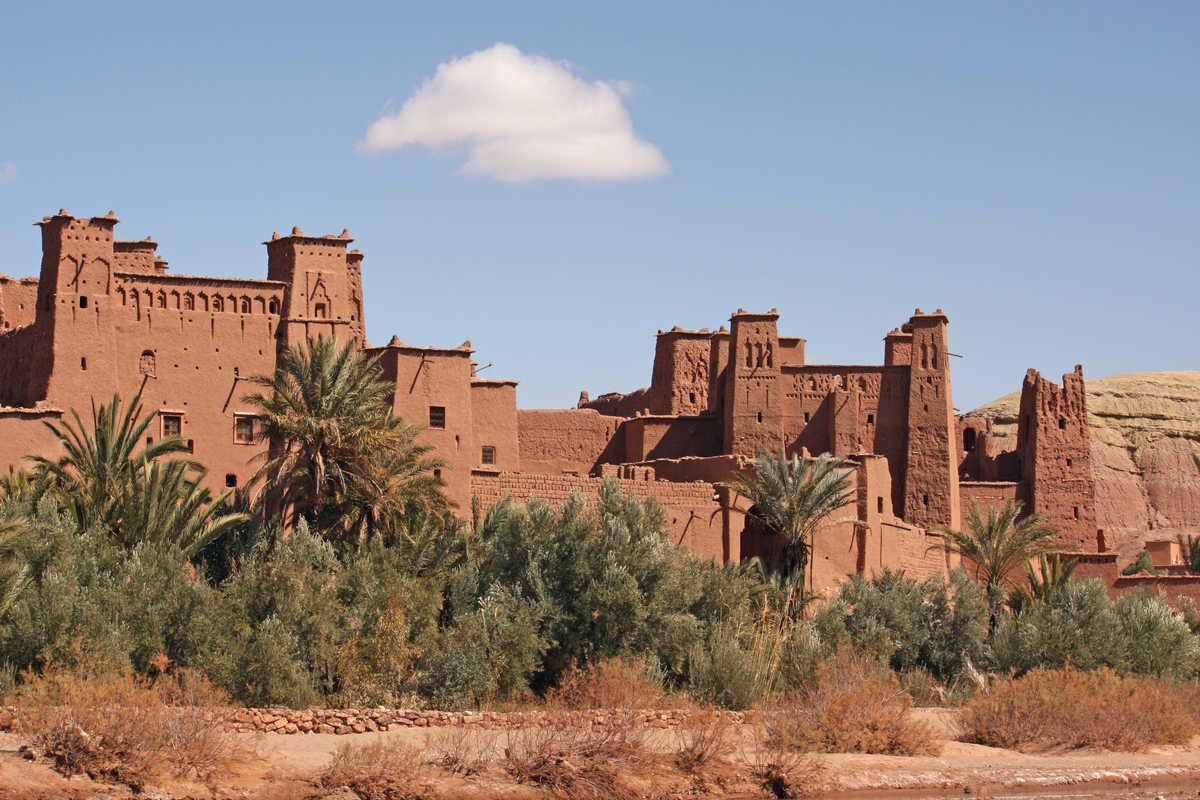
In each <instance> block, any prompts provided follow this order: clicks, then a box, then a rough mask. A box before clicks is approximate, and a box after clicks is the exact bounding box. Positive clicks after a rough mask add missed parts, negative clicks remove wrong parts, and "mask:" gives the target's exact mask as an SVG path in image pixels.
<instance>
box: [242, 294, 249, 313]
mask: <svg viewBox="0 0 1200 800" xmlns="http://www.w3.org/2000/svg"><path fill="white" fill-rule="evenodd" d="M242 313H243V314H249V313H250V298H249V297H243V298H242Z"/></svg>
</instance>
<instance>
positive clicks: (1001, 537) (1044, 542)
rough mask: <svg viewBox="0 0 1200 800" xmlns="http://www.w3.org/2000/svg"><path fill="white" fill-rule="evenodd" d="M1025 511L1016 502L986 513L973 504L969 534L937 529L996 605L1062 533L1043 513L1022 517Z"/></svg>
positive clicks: (968, 516) (968, 521) (990, 509)
mask: <svg viewBox="0 0 1200 800" xmlns="http://www.w3.org/2000/svg"><path fill="white" fill-rule="evenodd" d="M1021 509H1022V505H1021V502H1020V501H1019V500H1013V501H1009V502H1007V503H1005V504H1004V505H1003V506H1000V507H999V508H996V507H991V508H989V509H988V510H987V513H986V514H984V513H983V512H982V511H981V510H980V508H979V505H978V503H975V502H974V501H972V503H971V508H970V510H969V511H968V512H967V520H966V522H967V530H966V531H956V530H953V529H951V528H946V527H940V528H935V529H934V530H935V532H937V533H940V534H941V535H942V536H944V537H946V541H947V542H948V543H949V544H950V546H951V547H952V548H953V549H954V550H955V551H957V552H958V554H959V555H960V556H962V558H963V559H964V560H966V561H967V562H968V563H969V564H971V565H972V567H973V568H974V570H975V576H976V577H977V578H978V579H979V580H980V581H981V582H982V583H983V585H984V586H985V587H986V588H987V593H988V598H989V600H990V601H991V602H993V604H995V603H998V602H999V600H1000V599H1001V594H1002V592H1001V589H1002V587H1004V586H1007V585H1010V584H1011V581H1012V576H1013V574H1014V573H1015V572H1017V571H1018V570H1020V569H1021V568H1022V567H1024V566H1025V565H1027V564H1028V563H1029V560H1030V559H1032V558H1035V557H1037V556H1039V555H1041V554H1042V553H1045V552H1048V551H1049V550H1050V549H1051V547H1052V546H1053V545H1052V543H1051V541H1050V540H1051V539H1052V538H1053V537H1054V536H1055V535H1056V534H1057V533H1058V531H1057V529H1055V528H1053V527H1051V526H1049V525H1047V524H1046V518H1045V517H1043V516H1042V515H1041V514H1029V515H1027V516H1021Z"/></svg>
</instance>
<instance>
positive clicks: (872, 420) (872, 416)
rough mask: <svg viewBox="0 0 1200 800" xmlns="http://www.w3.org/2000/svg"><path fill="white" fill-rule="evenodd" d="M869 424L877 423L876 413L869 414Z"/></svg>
mask: <svg viewBox="0 0 1200 800" xmlns="http://www.w3.org/2000/svg"><path fill="white" fill-rule="evenodd" d="M867 424H868V425H874V424H875V415H874V414H867Z"/></svg>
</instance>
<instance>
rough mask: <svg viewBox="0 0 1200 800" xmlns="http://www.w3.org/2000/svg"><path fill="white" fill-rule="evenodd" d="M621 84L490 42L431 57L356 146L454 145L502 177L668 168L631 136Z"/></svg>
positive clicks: (471, 166)
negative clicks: (432, 62) (431, 69)
mask: <svg viewBox="0 0 1200 800" xmlns="http://www.w3.org/2000/svg"><path fill="white" fill-rule="evenodd" d="M632 92H633V87H632V86H631V85H630V84H628V83H625V82H623V81H621V82H615V83H609V82H606V81H596V82H594V83H589V82H587V81H585V80H583V79H581V78H579V77H577V76H576V75H575V74H574V73H572V71H571V67H570V65H569V64H567V63H565V62H557V61H551V60H550V59H547V58H543V57H542V56H537V55H529V54H526V53H522V52H521V51H520V50H518V49H517V48H515V47H513V46H512V45H509V44H503V43H497V44H494V45H492V46H491V47H489V48H488V49H486V50H480V51H477V52H475V53H471V54H470V55H468V56H465V57H463V58H458V59H455V60H453V61H449V62H447V63H444V64H440V65H438V68H437V72H436V73H435V74H434V75H433V77H431V78H429V79H427V80H426V81H425V82H424V83H423V84H422V85H421V87H420V88H419V89H417V90H416V91H415V92H414V93H413V94H412V96H410V97H409V98H408V99H407V100H405V101H404V105H403V106H401V108H400V111H399V112H398V113H396V114H385V115H384V116H382V117H380V118H379V119H377V120H375V122H373V123H371V125H370V127H368V128H367V135H366V138H365V140H364V141H363V142H362V144H361V145H360V148H361V149H362V150H363V151H366V152H372V153H378V152H386V151H389V150H399V149H401V148H404V147H407V146H409V145H420V146H424V147H427V148H429V149H430V150H435V151H438V150H445V149H448V148H455V147H462V148H465V150H466V153H467V161H466V163H465V164H464V165H463V167H462V171H463V172H464V173H466V174H470V175H488V176H490V177H493V178H497V179H499V180H502V181H513V182H520V181H535V180H546V179H553V178H574V179H580V180H631V179H637V178H652V177H654V176H656V175H665V174H667V173H669V172H670V171H671V168H670V166H668V164H667V161H666V159H665V158H663V154H662V153H661V152H660V151H659V149H658V148H657V147H655V146H654V145H652V144H650V143H649V142H646V141H643V140H641V139H639V138H638V137H637V135H636V134H635V133H634V131H633V122H632V120H630V118H629V112H628V111H626V109H625V106H624V105H622V99H623V98H624V97H628V96H629V95H630V94H632Z"/></svg>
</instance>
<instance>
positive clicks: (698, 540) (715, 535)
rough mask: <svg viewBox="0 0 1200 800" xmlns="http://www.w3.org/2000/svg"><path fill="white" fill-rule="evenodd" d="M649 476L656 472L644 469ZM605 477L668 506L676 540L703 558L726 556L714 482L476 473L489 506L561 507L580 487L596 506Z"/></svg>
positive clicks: (475, 483) (475, 488)
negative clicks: (507, 501) (504, 502)
mask: <svg viewBox="0 0 1200 800" xmlns="http://www.w3.org/2000/svg"><path fill="white" fill-rule="evenodd" d="M642 474H643V475H644V476H645V477H647V478H649V477H650V476H652V475H653V472H652V471H651V470H645V471H644V472H643V473H642ZM605 480H614V481H615V482H616V484H617V486H618V488H619V489H620V490H621V492H622V493H623V494H632V495H633V496H634V497H635V498H637V499H639V500H643V501H644V500H648V499H654V500H656V501H657V502H658V503H659V505H661V506H662V507H663V511H664V516H665V522H666V527H667V530H668V532H669V533H670V537H671V541H672V542H674V543H675V544H676V545H679V546H682V547H686V548H687V549H688V550H689V551H691V552H692V553H695V554H696V555H698V556H700V557H701V558H714V559H717V560H718V561H720V560H723V559H725V558H726V549H727V548H726V544H725V541H724V533H723V530H722V520H723V518H722V516H721V514H720V506H719V505H718V504H717V502H716V501H715V499H714V495H715V491H714V488H713V485H712V484H711V483H704V482H700V481H696V482H692V483H672V482H669V481H659V480H653V479H642V480H635V479H628V478H601V477H595V478H590V477H589V478H584V477H576V476H573V475H536V474H533V473H529V472H502V473H499V474H495V473H484V472H478V471H477V472H475V473H474V474H472V476H471V489H472V492H473V493H474V495H475V497H476V498H478V499H479V501H480V503H481V504H482V505H483V507H484V508H488V507H490V506H492V505H494V504H495V503H497V502H499V501H500V499H501V498H502V497H505V496H508V497H510V498H511V499H512V500H514V501H516V502H521V503H524V502H528V501H529V500H530V499H533V498H537V499H539V500H545V501H546V502H548V503H551V504H553V505H561V504H562V503H564V502H565V501H566V500H568V499H569V498H570V497H571V495H572V493H573V492H576V491H579V492H582V493H583V494H584V496H586V497H587V498H589V502H590V503H591V504H592V505H593V507H594V504H595V502H596V500H595V498H596V497H597V495H598V492H599V490H600V487H601V486H602V485H604V482H605Z"/></svg>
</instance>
